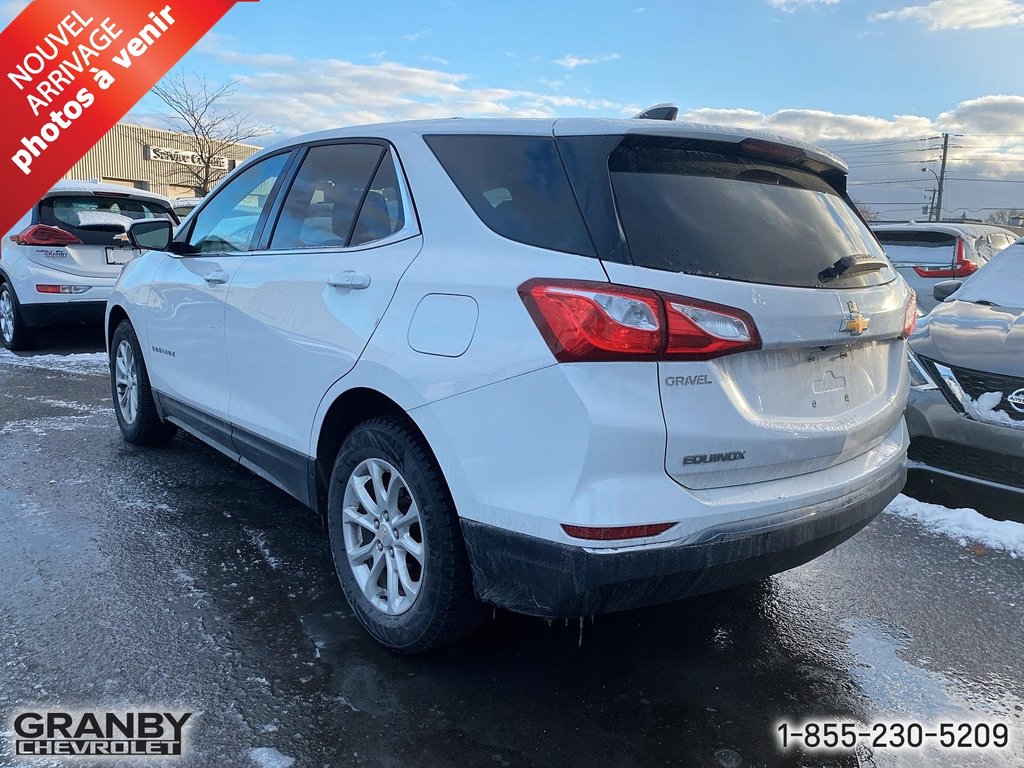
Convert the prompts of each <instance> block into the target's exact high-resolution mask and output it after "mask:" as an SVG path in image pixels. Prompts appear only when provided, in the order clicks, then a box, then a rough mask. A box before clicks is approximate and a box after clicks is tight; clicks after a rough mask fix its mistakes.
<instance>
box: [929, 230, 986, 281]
mask: <svg viewBox="0 0 1024 768" xmlns="http://www.w3.org/2000/svg"><path fill="white" fill-rule="evenodd" d="M914 271H915V272H917V274H919V275H920V276H921V277H935V278H939V277H942V278H946V277H969V276H971V275H973V274H974V273H975V272H977V271H978V265H977V264H975V263H974V262H973V261H968V260H967V255H966V246H965V245H964V241H963V238H958V239H957V241H956V258H954V259H953V268H952V269H950V268H949V267H914Z"/></svg>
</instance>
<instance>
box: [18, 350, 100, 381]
mask: <svg viewBox="0 0 1024 768" xmlns="http://www.w3.org/2000/svg"><path fill="white" fill-rule="evenodd" d="M0 363H6V364H7V365H16V366H19V367H22V368H43V369H45V370H48V371H60V372H61V373H95V374H103V375H105V374H106V373H107V365H108V363H107V355H106V353H105V352H81V353H79V354H76V355H16V354H14V353H13V352H10V351H9V350H6V349H3V348H0Z"/></svg>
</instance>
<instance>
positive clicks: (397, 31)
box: [186, 0, 1024, 118]
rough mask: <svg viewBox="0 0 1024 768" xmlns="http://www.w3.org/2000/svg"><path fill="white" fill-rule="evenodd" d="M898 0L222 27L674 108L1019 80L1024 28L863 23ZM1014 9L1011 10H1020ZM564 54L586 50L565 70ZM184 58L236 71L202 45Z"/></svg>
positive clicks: (955, 97) (855, 101)
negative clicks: (219, 62) (581, 61)
mask: <svg viewBox="0 0 1024 768" xmlns="http://www.w3.org/2000/svg"><path fill="white" fill-rule="evenodd" d="M968 2H969V4H970V5H972V6H974V7H976V8H978V9H982V8H983V7H984V6H986V5H987V4H986V2H985V1H984V0H968ZM908 5H910V4H908V3H906V2H901V1H900V0H861V1H859V2H858V1H857V0H842V1H841V2H835V3H826V2H790V3H786V2H776V3H774V4H772V3H769V2H766V1H765V0H718V1H715V0H674V1H673V2H664V1H659V0H653V1H652V0H637V2H632V3H629V2H626V3H623V2H589V3H588V2H579V1H578V0H577V1H573V2H557V1H556V2H536V1H535V0H527V1H523V0H520V1H518V2H513V3H508V2H503V3H499V2H490V1H489V0H477V1H470V0H448V1H447V2H390V3H345V2H330V1H325V2H316V1H315V0H290V1H289V0H262V1H261V2H260V3H259V4H258V5H246V4H240V5H239V6H238V7H237V8H236V9H235V10H234V11H232V12H231V14H230V15H229V16H228V18H227V19H225V21H224V22H222V23H221V25H220V26H218V28H217V34H218V35H220V36H222V38H223V40H224V42H225V43H226V44H229V45H230V46H232V47H233V48H234V49H236V50H239V51H244V52H246V53H257V52H258V53H279V54H286V55H292V56H296V55H297V56H300V57H301V58H308V59H314V60H315V59H326V58H340V59H345V60H348V61H352V62H356V63H359V62H363V63H367V64H373V63H376V62H379V61H394V62H400V63H402V64H405V65H408V66H413V67H426V68H430V69H435V68H436V69H440V70H442V71H446V72H453V73H460V74H465V75H467V76H468V77H469V83H471V84H472V85H476V86H479V87H500V88H513V89H526V90H538V91H541V92H549V91H557V92H559V93H565V94H568V95H573V96H579V97H589V98H599V99H606V100H610V101H614V102H617V103H621V104H647V103H652V102H657V101H665V100H672V101H675V102H677V103H679V105H680V106H681V107H682V108H683V110H684V111H686V110H689V109H696V108H700V107H730V108H746V109H753V110H757V111H761V112H774V111H776V110H779V109H784V108H815V109H823V110H828V111H832V112H837V113H856V114H864V115H877V116H880V117H887V118H891V117H893V116H895V115H898V114H904V113H912V114H922V115H929V116H935V115H938V114H939V113H940V112H943V111H946V110H948V109H950V108H951V107H953V106H955V104H957V103H958V102H960V101H964V100H968V99H973V98H976V97H978V96H981V95H985V94H1003V93H1014V92H1015V91H1019V90H1020V88H1021V84H1020V72H1021V68H1020V64H1021V63H1022V57H1021V52H1020V40H1021V32H1022V27H1021V26H1019V25H1011V24H1007V25H1005V26H1001V27H999V26H996V27H989V28H982V29H944V30H935V31H932V30H930V28H929V25H930V23H931V22H930V21H928V20H926V19H918V20H916V21H915V20H914V17H911V18H907V19H900V18H888V19H878V18H874V20H873V17H877V16H878V15H879V14H884V13H885V12H887V11H889V12H891V11H894V10H897V11H898V10H899V9H903V8H906V7H907V6H908ZM990 5H991V6H992V7H998V6H999V5H1006V4H1005V3H992V4H990ZM1014 5H1016V6H1017V13H1018V21H1019V17H1020V15H1021V10H1022V9H1024V5H1020V4H1015V3H1011V4H1009V6H1011V7H1012V6H1014ZM980 13H981V11H979V15H980ZM999 15H1001V14H999ZM1007 16H1008V17H1009V15H1008V14H1007ZM939 18H940V19H941V16H940V17H939ZM1008 20H1009V18H1008ZM922 22H924V23H922ZM984 22H985V18H984V17H981V18H980V23H984ZM568 56H575V57H577V58H579V59H584V60H588V59H593V60H595V61H594V62H593V63H584V64H578V65H576V66H572V67H570V66H567V65H568V64H572V63H574V62H573V61H572V60H567V58H566V57H568ZM559 61H561V62H562V64H559V63H556V62H559ZM186 64H187V65H188V66H191V67H193V68H196V69H202V70H211V71H213V70H214V69H216V70H217V71H218V72H219V73H220V74H222V75H230V74H232V72H233V70H232V68H231V67H224V66H220V67H218V66H217V63H216V61H215V60H213V61H211V57H209V56H203V55H202V54H198V53H197V54H192V55H191V56H190V57H189V58H188V59H187V60H186ZM550 84H558V85H550ZM979 87H982V88H983V89H984V91H983V92H979Z"/></svg>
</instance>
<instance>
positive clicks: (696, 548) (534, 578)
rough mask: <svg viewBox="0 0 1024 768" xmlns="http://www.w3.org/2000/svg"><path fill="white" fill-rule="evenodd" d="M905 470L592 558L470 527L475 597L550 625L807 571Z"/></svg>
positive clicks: (869, 514)
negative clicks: (668, 541)
mask: <svg viewBox="0 0 1024 768" xmlns="http://www.w3.org/2000/svg"><path fill="white" fill-rule="evenodd" d="M905 482H906V463H905V461H903V460H901V461H898V462H895V463H894V464H893V465H892V466H891V467H890V468H889V470H888V471H886V472H885V473H883V474H881V475H880V476H876V477H875V478H874V479H873V480H872V481H871V482H870V483H869V484H867V485H865V486H862V487H860V488H858V489H856V490H853V491H850V492H849V493H847V494H845V495H844V496H842V497H840V498H838V499H832V500H830V501H827V502H822V503H818V504H814V505H811V506H807V507H802V508H798V509H794V510H790V511H788V512H786V513H785V515H773V516H771V517H770V518H769V519H768V520H765V519H763V518H760V519H752V520H750V521H748V523H747V524H746V525H739V526H736V525H734V526H732V527H730V528H729V529H720V530H716V531H711V532H707V533H708V535H707V536H697V537H691V538H690V539H688V540H687V541H688V542H692V541H693V540H694V538H696V540H697V543H683V544H677V545H672V546H651V547H640V548H630V549H617V550H601V551H596V550H588V549H585V548H584V547H580V546H574V545H569V544H563V543H558V542H553V541H546V540H544V539H539V538H535V537H532V536H527V535H524V534H521V533H514V532H511V531H507V530H504V529H501V528H497V527H494V526H491V525H486V524H484V523H479V522H474V521H472V520H463V521H462V530H463V534H464V536H465V540H466V545H467V548H468V550H469V557H470V561H471V563H472V566H473V579H474V587H475V589H476V593H477V596H478V597H479V598H480V599H481V600H483V601H484V602H487V603H493V604H495V605H498V606H501V607H503V608H507V609H509V610H512V611H515V612H517V613H525V614H529V615H533V616H542V617H546V618H559V617H572V616H590V615H594V614H598V613H611V612H614V611H620V610H626V609H629V608H638V607H642V606H647V605H656V604H659V603H665V602H669V601H672V600H679V599H682V598H686V597H692V596H694V595H699V594H704V593H707V592H714V591H716V590H719V589H724V588H727V587H730V586H734V585H737V584H742V583H745V582H749V581H755V580H757V579H759V578H763V577H765V576H768V575H771V574H773V573H779V572H780V571H785V570H788V569H790V568H794V567H796V566H798V565H802V564H803V563H806V562H808V561H810V560H813V559H814V558H816V557H818V556H819V555H821V554H823V553H824V552H827V551H828V550H830V549H832V548H834V547H836V546H837V545H839V544H840V543H842V542H843V541H845V540H846V539H848V538H849V537H850V536H852V535H853V534H855V533H856V532H857V531H859V530H860V529H861V528H863V527H864V526H865V525H867V524H868V523H869V522H870V521H871V520H872V519H873V518H874V517H875V516H876V515H878V513H879V512H881V511H882V510H883V509H884V508H885V507H886V506H887V505H888V504H889V502H890V501H892V499H893V498H895V496H896V495H897V494H898V493H899V492H900V490H902V488H903V485H904V483H905Z"/></svg>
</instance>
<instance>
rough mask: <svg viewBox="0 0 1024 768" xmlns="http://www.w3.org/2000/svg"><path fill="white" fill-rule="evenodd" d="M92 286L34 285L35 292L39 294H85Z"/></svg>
mask: <svg viewBox="0 0 1024 768" xmlns="http://www.w3.org/2000/svg"><path fill="white" fill-rule="evenodd" d="M91 287H92V286H89V285H46V284H40V285H36V291H38V292H39V293H73V294H79V293H85V292H86V291H88V290H89V289H90V288H91Z"/></svg>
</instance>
